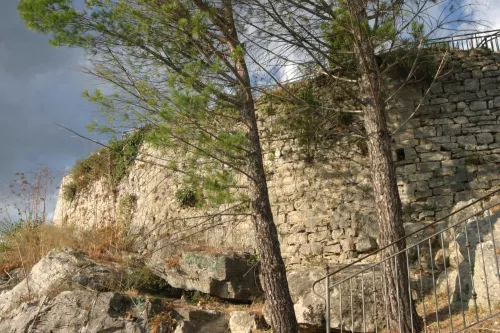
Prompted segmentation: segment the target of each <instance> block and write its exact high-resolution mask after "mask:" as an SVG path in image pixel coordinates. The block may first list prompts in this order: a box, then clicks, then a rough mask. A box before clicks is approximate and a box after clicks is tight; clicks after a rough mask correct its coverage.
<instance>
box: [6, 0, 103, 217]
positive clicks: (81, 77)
mask: <svg viewBox="0 0 500 333" xmlns="http://www.w3.org/2000/svg"><path fill="white" fill-rule="evenodd" d="M2 5H3V6H2V10H1V11H0V115H1V118H0V156H1V157H2V163H0V184H3V185H4V186H3V187H1V188H0V197H3V198H4V197H6V196H8V194H9V193H8V189H6V186H5V184H8V183H9V182H10V181H11V180H13V179H14V177H15V176H14V174H15V173H16V172H28V171H32V170H35V169H36V168H37V166H38V165H40V164H45V165H47V166H48V167H49V168H50V169H51V171H52V172H53V174H54V175H55V176H59V174H60V172H62V171H64V169H65V167H66V166H67V165H73V164H74V162H75V160H76V159H77V158H80V157H83V156H86V155H88V154H89V153H90V151H92V150H94V149H95V148H96V146H95V145H94V144H92V143H90V142H85V141H84V140H82V139H77V138H75V137H74V136H72V134H71V133H69V132H66V131H64V130H62V129H60V128H59V127H57V126H56V124H57V123H60V124H64V125H66V126H68V127H70V128H73V129H75V130H76V131H78V132H83V133H86V129H85V126H86V124H87V123H89V122H90V121H91V120H92V118H94V117H96V116H97V115H96V113H95V109H96V108H95V106H94V105H92V104H90V103H88V102H86V101H85V100H83V98H82V97H81V92H82V91H83V89H84V88H86V87H87V88H92V87H93V86H95V82H94V81H92V80H91V79H90V78H89V77H87V76H86V75H85V74H83V73H82V72H81V71H80V69H79V68H80V67H81V64H84V62H85V57H84V54H83V52H82V51H81V50H77V49H66V48H60V49H56V48H52V47H51V46H50V45H49V44H48V38H47V37H46V36H43V35H40V34H36V33H34V32H31V31H29V30H27V29H26V28H25V27H24V24H23V22H22V21H21V19H20V18H19V15H18V13H17V8H16V6H17V1H6V2H5V3H3V4H2ZM59 181H60V177H58V179H57V180H56V183H57V184H58V183H59ZM51 193H56V190H55V189H54V188H52V189H51ZM8 200H13V199H12V198H10V199H8ZM54 201H55V200H54V198H53V196H52V198H51V200H50V202H49V206H50V208H51V209H53V206H54ZM4 202H5V199H4ZM4 202H0V204H2V203H4ZM0 218H1V216H0Z"/></svg>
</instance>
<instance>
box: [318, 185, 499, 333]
mask: <svg viewBox="0 0 500 333" xmlns="http://www.w3.org/2000/svg"><path fill="white" fill-rule="evenodd" d="M498 193H500V190H496V191H493V192H491V193H489V194H488V195H486V196H484V197H482V198H480V199H478V200H476V201H474V202H472V203H470V204H467V205H465V206H464V207H462V208H461V209H459V210H457V211H455V212H453V213H452V214H450V215H448V216H446V217H444V218H442V219H439V220H437V221H435V222H432V223H430V224H428V225H426V226H425V227H424V228H421V229H418V230H416V231H414V232H411V233H410V234H408V235H406V236H405V237H404V238H402V239H400V240H398V241H396V242H394V243H392V244H389V245H387V246H385V247H383V248H381V249H379V250H377V251H375V252H372V253H370V254H368V255H366V256H364V257H363V258H361V259H359V260H357V261H355V262H353V263H351V264H348V265H346V266H343V267H342V268H340V269H338V270H336V271H334V272H333V273H329V272H328V267H327V269H326V273H325V276H324V277H323V278H321V279H319V280H317V281H316V282H314V284H313V291H314V293H316V295H318V296H319V297H321V298H323V300H324V301H325V304H326V306H325V308H326V311H325V321H326V322H325V326H326V332H327V333H329V332H331V329H332V328H333V329H335V331H336V332H399V331H400V329H399V327H401V326H400V325H398V326H399V327H390V321H389V309H388V301H387V292H388V289H387V281H386V277H385V274H384V272H385V269H386V268H387V267H389V266H387V265H391V266H392V265H394V266H392V267H398V265H397V260H401V258H402V257H404V260H406V263H407V267H408V276H410V279H409V284H408V286H407V287H406V288H404V290H397V292H398V295H399V293H408V295H409V296H410V297H409V299H410V302H411V303H412V304H411V306H415V308H416V310H417V313H418V315H419V316H420V318H422V321H423V329H422V332H461V331H464V330H466V329H468V328H470V327H473V326H476V325H478V324H480V323H483V325H484V322H485V321H486V320H488V319H491V318H492V317H494V316H496V315H498V314H500V269H499V266H500V265H499V258H498V256H497V255H500V252H497V251H500V244H498V243H496V242H495V237H497V239H498V240H499V241H500V202H498V203H491V199H492V198H493V196H494V195H495V194H498ZM497 198H498V197H497ZM471 210H472V212H470V211H471ZM497 221H498V223H497ZM436 230H439V231H437V232H434V231H436ZM402 240H406V242H407V246H406V248H405V249H404V250H402V251H399V252H398V253H396V254H394V255H391V256H390V257H387V258H383V254H384V250H386V249H388V248H389V247H391V246H393V245H395V244H397V243H400V242H401V241H402ZM497 248H498V250H497ZM375 255H381V256H382V258H383V259H382V260H380V261H378V262H376V263H370V264H361V262H366V259H367V258H368V257H373V258H376V257H374V256H375ZM318 287H319V288H321V289H322V292H321V294H322V295H325V296H326V297H325V298H324V297H323V296H322V295H321V294H319V293H318V291H319V290H318ZM398 298H399V297H398ZM399 306H400V304H399V302H398V310H399Z"/></svg>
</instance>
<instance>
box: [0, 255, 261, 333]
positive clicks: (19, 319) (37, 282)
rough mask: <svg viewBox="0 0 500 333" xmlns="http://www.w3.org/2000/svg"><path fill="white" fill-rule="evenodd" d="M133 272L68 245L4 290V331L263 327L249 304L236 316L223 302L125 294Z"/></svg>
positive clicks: (140, 332) (218, 331)
mask: <svg viewBox="0 0 500 333" xmlns="http://www.w3.org/2000/svg"><path fill="white" fill-rule="evenodd" d="M14 273H15V272H12V273H9V274H10V275H13V274H14ZM127 274H128V275H127ZM133 274H134V273H133V272H130V270H129V269H128V268H127V267H121V266H120V265H118V264H112V263H107V264H102V263H97V262H95V261H93V260H91V259H89V258H88V257H86V256H85V255H83V254H82V253H80V252H78V251H75V250H72V249H69V248H62V249H54V250H52V251H50V252H49V253H48V255H47V256H46V257H44V258H43V259H42V260H41V261H40V262H38V263H37V264H36V265H35V266H34V267H33V268H32V269H31V272H29V274H28V276H27V277H26V278H25V279H23V280H22V281H20V282H18V283H17V285H15V286H13V287H12V286H11V289H8V288H6V289H5V290H4V291H2V293H1V294H0V299H1V301H0V332H2V333H3V332H5V333H24V332H33V333H35V332H39V333H47V332H57V333H105V332H122V333H171V332H175V333H199V332H211V333H226V332H227V329H228V327H229V325H230V318H233V320H232V325H233V327H237V330H236V328H235V330H236V331H235V332H238V330H240V331H241V332H249V333H251V332H255V331H256V329H257V328H259V327H261V325H260V322H259V323H257V324H256V323H255V322H252V321H251V320H247V319H248V318H246V319H245V311H243V309H245V306H244V305H242V306H240V308H239V310H238V311H237V312H238V313H236V314H234V315H231V312H232V311H227V310H226V308H225V305H224V304H223V303H220V304H218V303H216V302H212V303H213V304H209V305H208V306H200V305H194V304H191V303H189V302H188V301H186V300H182V299H171V298H165V296H164V294H163V293H162V294H159V295H157V296H156V298H152V299H151V300H150V298H148V297H141V296H138V295H137V292H136V291H135V292H134V293H133V294H126V293H125V292H126V291H127V290H126V289H124V286H127V285H128V280H127V279H129V278H131V277H130V276H129V275H133ZM12 281H14V280H11V283H12V284H14V283H13V282H12ZM211 307H213V308H211ZM226 313H227V314H226ZM249 316H250V317H252V318H254V317H255V316H256V315H255V313H254V312H250V313H249ZM234 318H236V319H234ZM257 325H258V326H257Z"/></svg>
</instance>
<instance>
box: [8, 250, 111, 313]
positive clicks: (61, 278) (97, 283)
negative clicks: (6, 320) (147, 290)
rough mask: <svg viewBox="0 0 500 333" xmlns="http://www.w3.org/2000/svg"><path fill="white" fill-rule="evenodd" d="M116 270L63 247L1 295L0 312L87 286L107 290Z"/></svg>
mask: <svg viewBox="0 0 500 333" xmlns="http://www.w3.org/2000/svg"><path fill="white" fill-rule="evenodd" d="M111 272H112V270H111V269H110V268H108V267H105V266H103V265H99V264H97V263H96V262H94V261H92V260H90V259H88V258H86V257H85V256H84V255H83V254H81V253H79V252H78V251H75V250H72V249H69V248H62V249H54V250H51V251H50V252H49V253H48V254H47V255H46V256H45V257H44V258H43V259H42V260H40V261H39V262H38V263H37V264H36V265H35V266H33V268H32V269H31V272H30V273H29V274H28V277H27V278H25V279H24V280H23V281H21V282H20V283H19V284H17V285H16V286H15V287H14V288H12V289H11V290H8V291H3V292H2V293H1V294H0V298H1V299H2V302H0V312H8V311H10V310H12V309H13V308H15V307H17V306H18V305H19V303H20V301H21V300H23V299H30V298H31V299H37V298H40V297H42V296H45V295H51V294H56V295H57V294H58V293H59V292H60V291H63V290H65V289H66V290H67V289H73V287H74V285H80V286H81V285H84V286H88V287H91V288H95V289H97V290H104V289H106V288H105V282H106V281H108V280H110V279H109V274H111Z"/></svg>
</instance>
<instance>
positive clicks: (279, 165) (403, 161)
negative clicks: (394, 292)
mask: <svg viewBox="0 0 500 333" xmlns="http://www.w3.org/2000/svg"><path fill="white" fill-rule="evenodd" d="M497 62H500V56H499V55H497V54H491V55H479V54H475V53H474V52H472V53H471V54H469V53H468V52H467V53H460V54H455V55H454V56H453V58H452V59H450V61H449V62H448V65H447V68H446V70H447V71H448V72H449V73H448V74H447V75H445V76H444V77H443V78H441V79H440V80H439V81H438V82H436V83H435V84H434V85H433V86H432V89H431V93H430V94H429V95H428V96H426V98H425V99H424V100H423V106H422V107H421V108H420V109H419V110H418V112H417V113H416V114H415V116H414V117H413V118H412V119H411V120H410V121H408V122H407V123H406V125H405V126H404V127H403V128H402V129H401V131H399V132H397V133H396V134H395V135H394V138H393V141H394V142H393V155H394V160H395V161H396V165H397V172H398V180H399V189H400V194H401V197H402V201H403V205H404V211H405V222H408V223H409V222H419V221H429V220H434V219H436V218H439V217H441V216H443V215H445V214H447V213H448V212H449V211H450V209H451V207H453V206H454V205H455V203H457V202H459V201H464V200H469V199H471V198H475V197H478V196H481V195H483V194H485V193H486V192H487V191H489V190H490V189H493V188H495V187H497V186H498V185H499V184H500V172H499V169H498V164H497V162H500V134H497V133H500V126H499V124H498V115H500V97H496V96H497V95H498V96H500V89H498V83H497V77H500V71H499V70H498V68H497ZM499 81H500V79H499ZM398 86H399V85H398V83H397V82H393V83H391V82H388V83H387V88H388V91H394V89H396V88H397V87H398ZM421 90H422V88H421V87H420V86H410V87H406V88H405V89H403V90H402V91H401V92H400V93H399V96H398V98H396V99H393V100H392V101H391V102H390V103H389V106H388V109H387V113H388V119H389V121H390V124H391V129H392V130H394V129H396V128H398V127H399V125H400V124H403V122H404V121H405V120H406V119H407V118H408V116H409V115H410V114H411V113H412V111H413V109H414V106H415V105H417V104H418V103H420V102H421V101H422V91H421ZM388 95H389V94H388ZM344 102H347V103H344V105H346V104H349V103H348V102H349V101H344ZM259 126H260V128H261V130H262V137H263V140H262V143H263V150H264V160H265V167H266V169H267V171H268V181H269V192H270V196H271V202H272V206H273V212H274V217H275V220H276V223H277V226H278V230H279V233H280V240H281V247H282V253H283V257H284V258H285V261H286V263H287V266H288V268H296V267H305V266H316V265H318V264H322V263H325V262H328V263H345V262H348V261H349V260H352V259H353V258H356V257H357V256H358V255H359V253H364V252H369V251H372V250H373V249H375V248H376V247H377V242H376V241H377V223H376V219H375V215H374V203H373V198H372V190H371V183H370V177H369V169H368V167H367V158H366V156H364V155H363V152H362V148H361V147H359V146H357V145H355V144H352V142H349V140H347V139H346V140H339V142H335V144H334V145H332V146H330V147H328V149H323V148H319V149H318V151H317V152H316V156H315V157H316V158H315V159H314V161H309V162H306V159H305V158H304V148H303V147H301V145H299V144H298V140H297V139H296V138H293V137H290V135H289V133H286V131H285V130H284V129H282V128H280V125H279V121H278V119H277V118H276V116H266V117H263V116H261V117H260V120H259ZM167 155H168V154H167ZM140 157H141V159H145V160H150V161H152V162H155V163H157V164H159V165H161V164H162V163H164V159H165V157H169V156H165V154H164V153H159V152H157V151H153V150H151V149H150V148H147V147H143V149H142V153H141V155H140ZM174 157H175V156H174ZM170 158H172V156H170ZM167 159H168V158H167ZM68 181H70V180H69V178H67V177H66V178H65V179H64V180H63V184H64V183H65V182H68ZM179 186H180V185H179V182H178V178H177V175H174V174H172V173H171V172H169V171H167V170H166V169H165V168H162V167H161V166H158V165H151V164H148V163H144V162H140V161H136V162H135V164H134V165H133V166H132V167H131V169H130V172H129V174H128V176H127V178H126V179H124V180H123V181H122V182H121V184H120V185H119V186H118V188H117V191H115V192H113V191H109V189H107V187H106V186H105V185H104V183H103V182H96V183H95V184H94V185H93V188H92V189H91V190H90V191H88V192H87V193H86V194H85V195H79V196H77V198H75V199H74V200H73V201H72V202H67V201H65V200H64V199H63V197H62V196H60V197H59V200H58V203H57V208H56V213H55V217H54V222H55V223H60V224H62V223H70V224H75V225H78V226H80V227H84V228H88V227H97V226H103V225H107V224H109V223H122V224H124V225H126V226H127V228H128V229H129V230H130V231H129V234H130V235H131V236H133V237H136V238H137V239H138V240H139V242H138V243H140V244H143V245H144V249H146V250H147V249H154V248H155V247H157V246H158V244H164V243H165V242H167V243H168V242H171V241H172V240H180V241H190V242H193V243H197V244H204V245H209V246H215V247H221V246H222V247H230V248H235V249H245V250H252V249H253V236H252V234H253V228H252V225H251V221H250V219H249V218H248V217H247V216H240V217H235V216H231V215H220V214H219V215H218V214H217V213H220V212H221V211H225V209H227V208H228V207H227V206H224V207H218V208H217V209H214V210H213V211H208V212H205V211H200V210H197V209H183V208H181V207H180V206H179V204H178V203H177V202H176V200H175V199H174V193H175V192H176V190H177V189H178V188H179ZM130 197H133V198H134V203H133V205H124V204H123V203H124V202H127V198H130ZM207 214H208V216H207ZM211 214H212V215H211ZM201 215H205V216H203V217H199V218H196V216H201ZM188 236H189V237H188ZM186 237H187V238H186Z"/></svg>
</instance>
